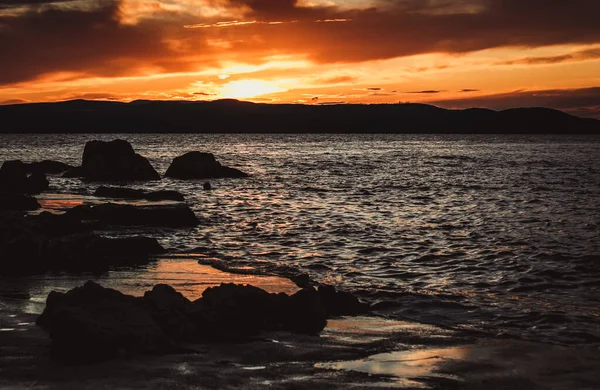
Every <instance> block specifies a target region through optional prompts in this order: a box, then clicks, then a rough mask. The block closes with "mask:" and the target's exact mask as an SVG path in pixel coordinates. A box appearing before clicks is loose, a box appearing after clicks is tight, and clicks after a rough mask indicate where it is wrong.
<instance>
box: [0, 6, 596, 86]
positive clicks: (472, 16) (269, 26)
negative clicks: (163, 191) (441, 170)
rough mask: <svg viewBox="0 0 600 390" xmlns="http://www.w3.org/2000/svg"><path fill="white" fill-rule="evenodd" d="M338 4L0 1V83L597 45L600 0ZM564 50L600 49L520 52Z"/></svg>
mask: <svg viewBox="0 0 600 390" xmlns="http://www.w3.org/2000/svg"><path fill="white" fill-rule="evenodd" d="M339 3H340V2H337V1H313V2H312V4H313V5H307V4H311V2H305V1H302V2H301V1H298V0H180V1H173V0H147V1H136V0H78V1H77V2H63V1H45V0H35V1H33V2H32V1H25V0H0V7H4V8H7V7H9V8H14V9H18V11H15V12H16V13H14V14H12V13H11V14H4V13H0V55H2V61H0V84H11V83H18V82H24V81H30V80H35V79H37V78H39V77H40V76H42V75H45V74H51V73H54V72H78V73H81V74H83V75H91V76H116V75H118V76H123V75H125V76H129V75H140V74H159V73H165V72H186V71H201V70H203V69H206V68H207V67H209V66H218V65H219V64H220V63H221V62H223V61H235V60H240V59H241V60H243V61H246V62H247V61H251V62H254V63H261V61H264V58H266V57H269V56H273V55H291V56H301V57H302V58H306V59H307V60H310V61H313V62H315V63H320V64H323V63H351V62H362V61H370V60H380V59H389V58H396V57H402V56H412V55H417V54H425V53H452V54H461V53H468V52H473V51H478V50H484V49H490V48H499V47H541V46H548V45H558V44H594V43H600V24H599V23H598V20H597V15H598V14H600V1H597V0H573V1H547V0H527V1H523V0H454V1H450V0H431V1H423V0H373V1H372V6H371V7H365V4H366V3H367V2H366V1H363V2H358V3H360V4H361V5H360V6H356V7H354V8H352V7H351V6H348V4H345V5H344V6H343V7H342V6H338V5H336V4H339ZM314 4H316V5H314ZM132 15H133V16H135V17H133V16H132ZM236 15H237V16H239V18H236V19H234V18H233V17H235V16H236ZM232 21H233V22H232ZM317 21H330V22H329V23H317ZM331 21H335V23H334V22H331ZM292 22H293V23H292ZM219 23H221V24H219ZM184 26H188V27H196V28H184ZM217 26H221V27H220V28H217ZM225 26H228V27H225ZM209 27H210V28H209ZM211 42H212V44H211ZM215 42H219V44H218V45H215V44H214V43H215ZM568 56H572V57H573V58H574V59H579V58H584V57H586V56H587V58H600V57H599V56H598V53H594V52H589V53H575V54H572V53H569V54H565V56H563V57H561V58H545V59H544V58H538V59H537V60H536V59H527V58H524V59H517V60H515V61H524V63H527V62H529V63H536V61H538V63H539V62H540V61H541V62H544V61H555V62H560V61H570V60H571V59H570V58H569V57H568Z"/></svg>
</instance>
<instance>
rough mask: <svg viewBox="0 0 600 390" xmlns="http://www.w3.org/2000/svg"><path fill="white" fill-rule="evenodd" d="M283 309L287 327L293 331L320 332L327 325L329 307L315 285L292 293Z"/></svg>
mask: <svg viewBox="0 0 600 390" xmlns="http://www.w3.org/2000/svg"><path fill="white" fill-rule="evenodd" d="M283 309H284V311H283V313H284V316H285V317H284V319H285V328H286V329H288V330H291V331H293V332H296V333H304V334H318V333H319V332H321V331H322V330H323V328H325V326H326V325H327V307H326V306H325V304H324V302H323V301H322V300H321V297H320V296H319V294H318V293H317V291H316V290H315V289H314V288H313V287H306V288H303V289H302V290H300V291H298V292H297V293H296V294H294V295H292V296H291V297H290V299H289V302H288V303H286V305H285V306H284V308H283Z"/></svg>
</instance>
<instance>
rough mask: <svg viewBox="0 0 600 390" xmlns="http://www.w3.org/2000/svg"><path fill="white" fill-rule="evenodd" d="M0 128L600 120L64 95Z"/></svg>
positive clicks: (482, 127) (584, 126)
mask: <svg viewBox="0 0 600 390" xmlns="http://www.w3.org/2000/svg"><path fill="white" fill-rule="evenodd" d="M0 123H2V127H1V129H2V130H1V131H0V132H3V133H115V132H126V133H158V132H172V133H397V134H404V133H406V134H427V133H432V134H444V133H445V134H452V133H455V134H563V133H564V134H567V133H568V134H599V133H600V121H599V120H596V119H590V118H580V117H576V116H572V115H569V114H566V113H564V112H561V111H558V110H554V109H549V108H540V107H532V108H515V109H509V110H504V111H494V110H490V109H483V108H471V109H466V110H449V109H444V108H439V107H436V106H431V105H427V104H414V103H398V104H335V105H303V104H262V103H251V102H244V101H238V100H231V99H225V100H215V101H210V102H191V101H148V100H136V101H133V102H130V103H122V102H109V101H88V100H71V101H65V102H56V103H31V104H19V105H7V106H0Z"/></svg>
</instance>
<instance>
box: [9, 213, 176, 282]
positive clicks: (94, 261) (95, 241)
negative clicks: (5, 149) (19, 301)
mask: <svg viewBox="0 0 600 390" xmlns="http://www.w3.org/2000/svg"><path fill="white" fill-rule="evenodd" d="M86 230H88V229H87V226H86V225H85V224H82V223H81V222H80V221H77V220H74V219H71V218H68V217H67V216H55V215H52V214H47V213H44V214H42V215H40V216H35V217H23V216H22V215H20V214H16V213H12V214H10V213H8V214H6V213H5V214H1V215H0V275H7V274H32V273H38V272H45V271H49V270H53V271H104V270H107V269H108V268H109V267H110V266H113V265H136V264H146V263H148V262H149V261H151V260H152V256H153V255H157V254H161V253H164V249H163V248H162V246H161V245H160V244H159V243H158V242H157V241H156V239H153V238H144V237H130V238H118V239H116V238H107V237H102V236H99V235H96V234H91V233H89V232H87V233H82V232H86Z"/></svg>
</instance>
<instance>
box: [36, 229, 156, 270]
mask: <svg viewBox="0 0 600 390" xmlns="http://www.w3.org/2000/svg"><path fill="white" fill-rule="evenodd" d="M164 252H165V250H164V248H163V247H162V246H161V245H160V244H159V243H158V241H157V240H156V239H155V238H147V237H126V238H107V237H101V236H98V235H96V234H89V233H88V234H73V235H70V236H64V237H59V238H55V239H51V240H49V241H48V243H47V247H46V252H45V258H46V259H45V260H46V261H47V262H48V263H49V265H50V266H51V267H52V268H54V269H66V270H104V269H106V268H108V267H109V266H113V265H135V264H144V263H147V262H148V261H149V260H150V256H152V255H157V254H161V253H164Z"/></svg>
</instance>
